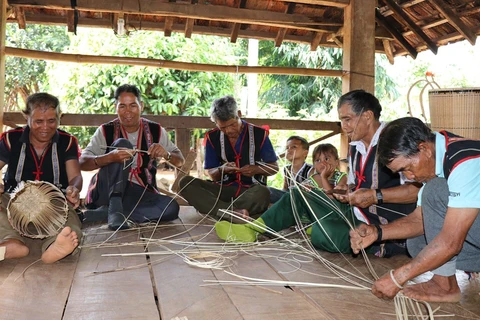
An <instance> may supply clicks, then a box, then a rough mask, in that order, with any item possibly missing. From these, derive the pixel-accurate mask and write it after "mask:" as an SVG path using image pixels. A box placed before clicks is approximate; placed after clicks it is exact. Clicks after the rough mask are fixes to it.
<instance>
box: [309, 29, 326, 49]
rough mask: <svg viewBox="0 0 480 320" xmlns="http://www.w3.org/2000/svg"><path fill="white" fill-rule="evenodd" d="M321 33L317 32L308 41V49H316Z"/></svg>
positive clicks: (321, 36)
mask: <svg viewBox="0 0 480 320" xmlns="http://www.w3.org/2000/svg"><path fill="white" fill-rule="evenodd" d="M322 39H323V33H320V32H317V33H315V36H314V37H313V39H312V42H311V43H310V51H316V50H317V48H318V45H319V44H320V43H321V42H322Z"/></svg>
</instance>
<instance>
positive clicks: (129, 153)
mask: <svg viewBox="0 0 480 320" xmlns="http://www.w3.org/2000/svg"><path fill="white" fill-rule="evenodd" d="M135 153H136V151H135V150H133V149H126V148H116V149H114V150H112V151H111V152H109V153H107V155H108V156H109V157H111V158H110V159H112V162H123V161H125V160H130V159H132V158H133V156H134V155H135Z"/></svg>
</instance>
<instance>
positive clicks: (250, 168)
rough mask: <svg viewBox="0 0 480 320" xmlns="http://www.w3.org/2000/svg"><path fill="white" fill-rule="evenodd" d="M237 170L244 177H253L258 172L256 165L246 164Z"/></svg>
mask: <svg viewBox="0 0 480 320" xmlns="http://www.w3.org/2000/svg"><path fill="white" fill-rule="evenodd" d="M238 172H240V173H241V174H242V175H244V176H246V177H253V176H254V175H256V174H258V167H257V166H256V165H250V164H247V165H246V166H243V167H241V168H240V170H238Z"/></svg>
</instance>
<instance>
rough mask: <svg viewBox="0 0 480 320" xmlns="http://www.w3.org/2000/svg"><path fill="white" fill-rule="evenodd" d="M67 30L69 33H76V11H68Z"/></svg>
mask: <svg viewBox="0 0 480 320" xmlns="http://www.w3.org/2000/svg"><path fill="white" fill-rule="evenodd" d="M67 30H68V32H75V11H74V10H68V11H67Z"/></svg>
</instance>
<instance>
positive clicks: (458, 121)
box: [428, 88, 480, 139]
mask: <svg viewBox="0 0 480 320" xmlns="http://www.w3.org/2000/svg"><path fill="white" fill-rule="evenodd" d="M428 99H429V106H430V122H431V128H432V130H434V131H439V130H446V131H450V132H452V133H455V134H457V135H459V136H462V137H465V138H471V139H480V88H456V89H438V90H430V91H429V92H428Z"/></svg>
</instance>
